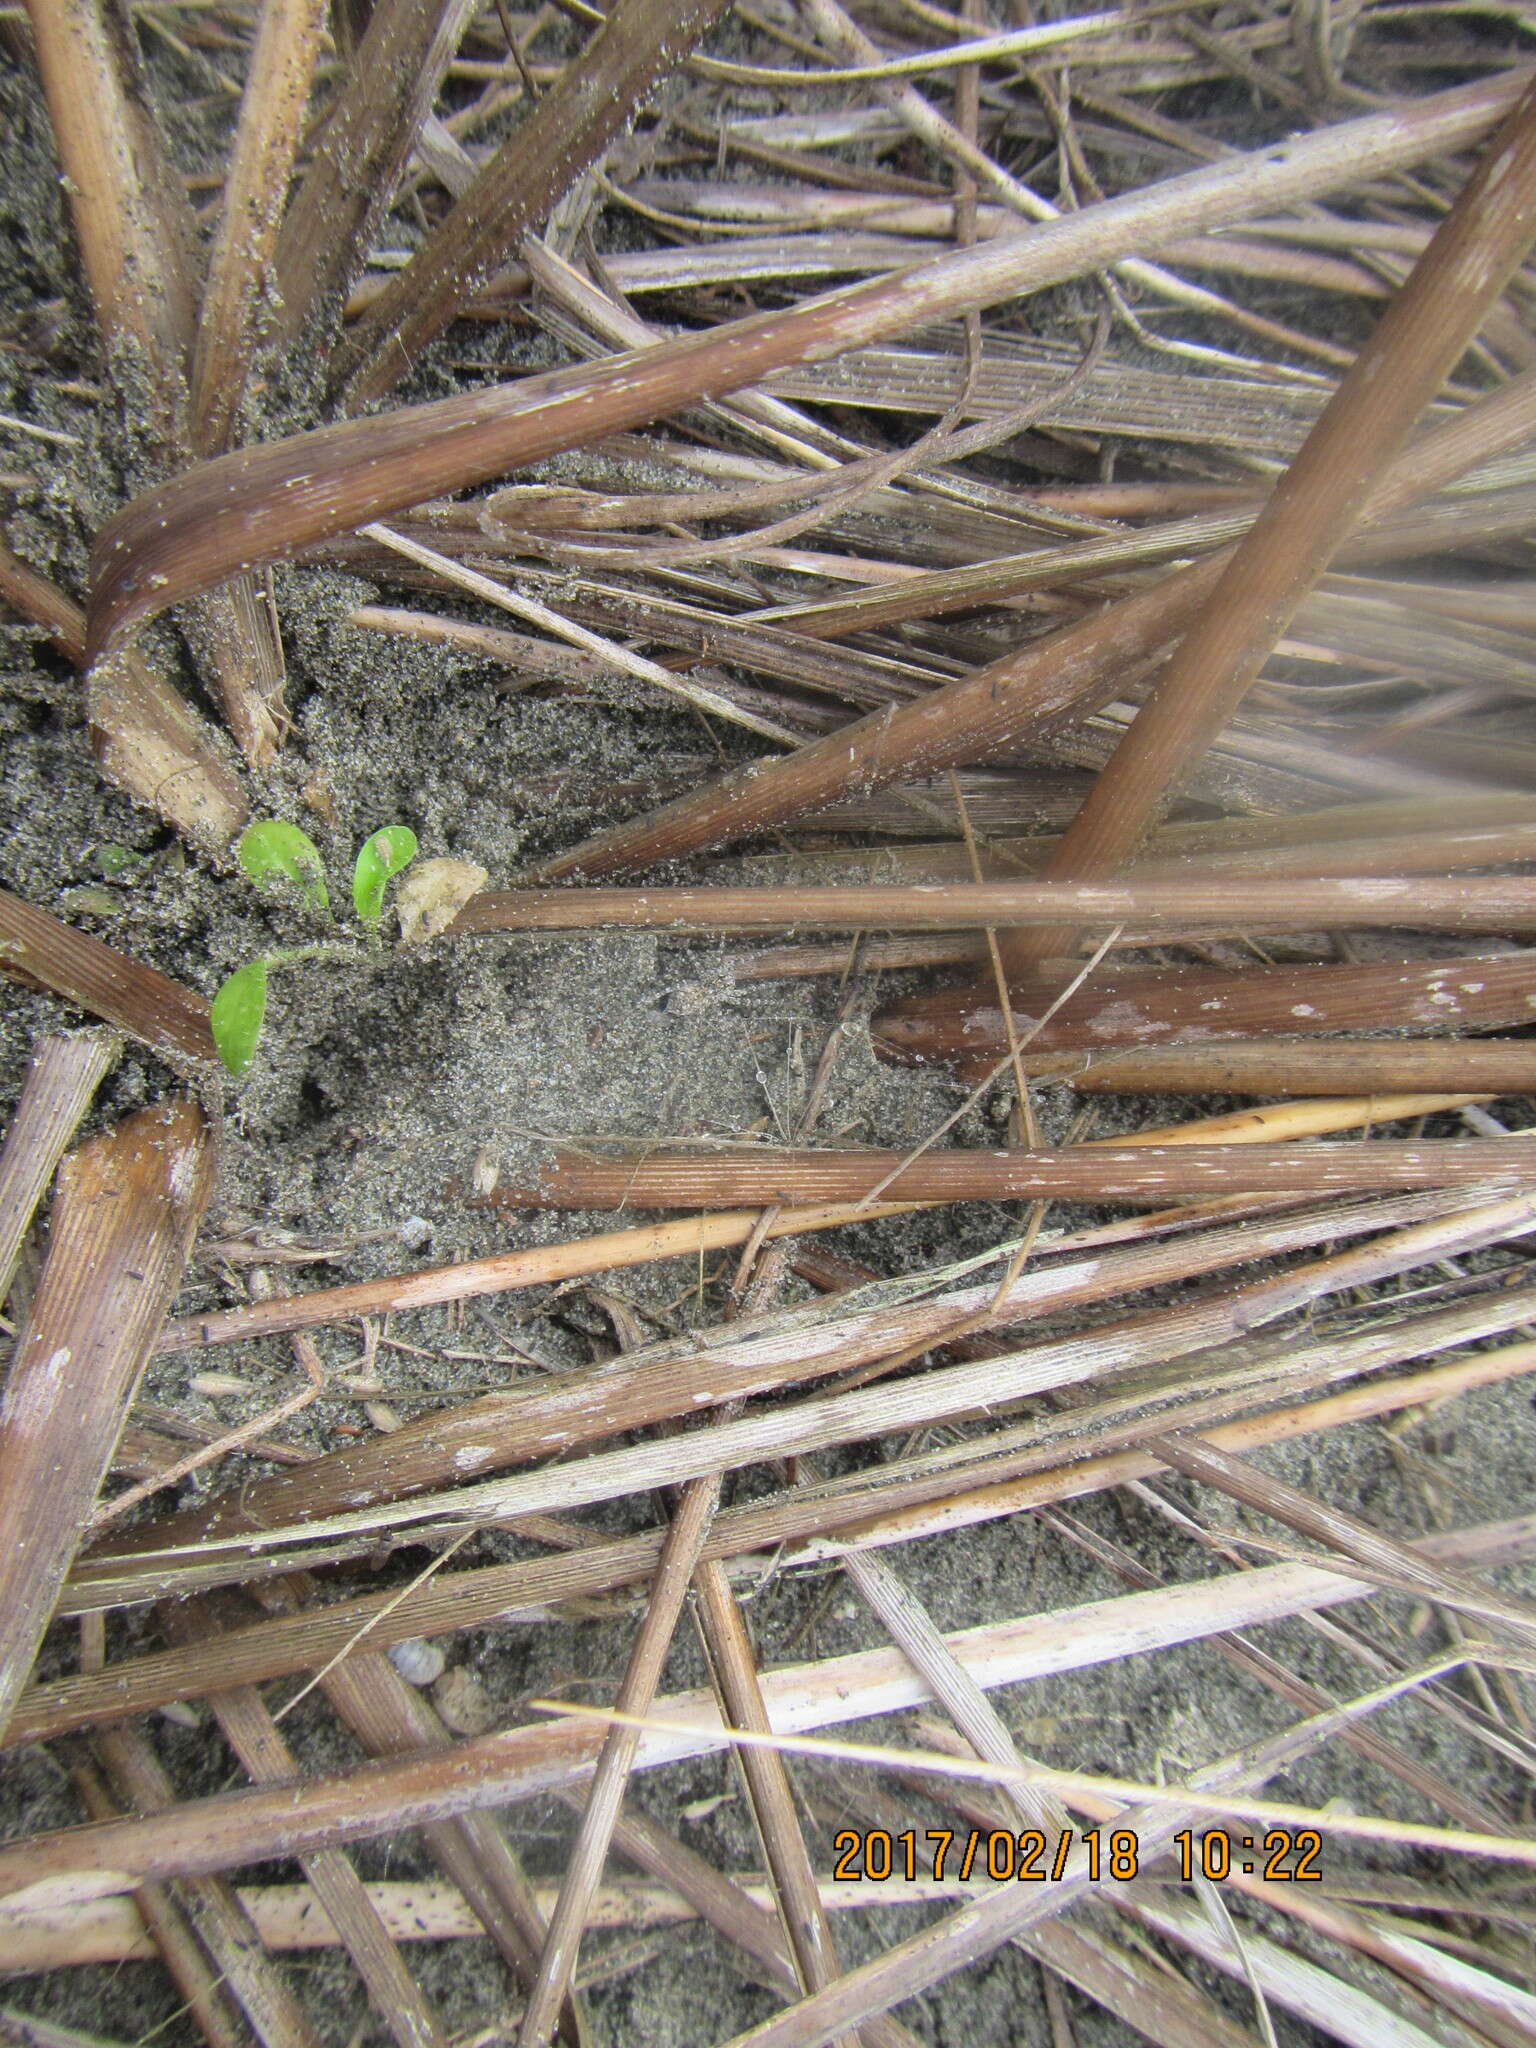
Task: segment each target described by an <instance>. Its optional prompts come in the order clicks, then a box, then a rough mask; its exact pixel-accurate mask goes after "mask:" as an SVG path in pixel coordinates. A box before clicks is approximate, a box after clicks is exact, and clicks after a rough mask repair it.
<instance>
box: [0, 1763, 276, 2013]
mask: <svg viewBox="0 0 1536 2048" xmlns="http://www.w3.org/2000/svg"><path fill="white" fill-rule="evenodd" d="M71 1775H72V1777H73V1780H74V1786H75V1790H76V1792H77V1793H78V1794H79V1796H80V1804H81V1805H82V1806H83V1807H84V1809H85V1811H86V1813H87V1815H88V1816H89V1818H90V1819H92V1820H116V1819H117V1817H118V1815H119V1814H120V1813H121V1811H122V1808H121V1807H120V1806H119V1805H118V1803H117V1802H116V1800H114V1799H113V1797H112V1794H111V1792H110V1791H109V1790H108V1789H107V1785H106V1781H105V1779H104V1778H103V1777H102V1776H101V1773H100V1772H99V1771H98V1770H97V1769H96V1767H95V1765H94V1764H91V1763H81V1764H80V1765H79V1766H78V1768H77V1769H76V1770H75V1771H74V1772H73V1773H72V1774H71ZM122 1903H123V1905H124V1906H126V1908H127V1918H128V1922H129V1925H130V1926H131V1927H132V1930H133V1932H134V1934H135V1935H136V1936H137V1937H138V1942H139V1943H140V1944H142V1945H143V1948H144V1952H145V1953H146V1954H148V1955H150V1956H155V1955H158V1956H159V1958H160V1961H161V1962H162V1963H163V1964H164V1965H165V1968H166V1970H167V1972H168V1973H169V1975H170V1979H171V1982H172V1983H173V1984H174V1985H175V1986H176V1989H177V1991H178V1992H179V1993H180V1994H181V1996H182V1997H183V1998H184V1999H185V2000H186V2003H187V2007H188V2010H189V2011H190V2012H191V2014H192V2017H193V2018H194V2020H195V2021H196V2022H197V2025H198V2027H199V2029H200V2030H201V2032H202V2035H203V2039H204V2040H205V2042H206V2043H207V2044H208V2048H249V2042H250V2034H249V2033H248V2031H247V2030H246V2028H245V2026H244V2024H243V2023H242V2021H241V2019H240V2017H239V2015H238V2013H237V2011H236V2009H235V2007H234V2006H233V2005H232V2004H231V2003H230V1994H229V1992H228V1991H227V1990H226V1988H225V1986H224V1985H223V1984H222V1983H221V1982H220V1981H219V1978H218V1976H217V1974H216V1973H215V1971H214V1968H213V1965H212V1964H211V1963H210V1962H209V1960H208V1955H207V1951H206V1950H205V1949H204V1948H203V1947H202V1945H201V1944H200V1942H199V1941H198V1938H197V1936H196V1934H194V1933H193V1931H192V1923H191V1921H190V1920H189V1919H188V1917H187V1915H186V1914H185V1913H184V1912H183V1911H182V1909H181V1907H180V1905H179V1904H178V1903H177V1901H176V1899H175V1898H174V1897H173V1896H172V1892H171V1887H170V1886H169V1885H163V1884H147V1885H140V1887H139V1888H138V1890H137V1891H135V1892H134V1893H133V1894H132V1897H131V1898H130V1899H128V1900H125V1901H123V1902H122ZM28 1932H29V1933H30V1929H29V1930H28ZM5 1937H6V1940H5V1951H6V1957H7V1963H8V1964H9V1962H10V1958H11V1956H12V1955H13V1954H14V1953H16V1950H17V1948H18V1946H19V1947H20V1948H22V1949H23V1950H24V1949H25V1946H26V1940H25V1937H23V1936H21V1935H20V1933H19V1931H13V1930H12V1929H11V1928H9V1927H7V1928H6V1929H5ZM23 1966H24V1963H23Z"/></svg>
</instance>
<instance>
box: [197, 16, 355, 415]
mask: <svg viewBox="0 0 1536 2048" xmlns="http://www.w3.org/2000/svg"><path fill="white" fill-rule="evenodd" d="M325 11H326V10H325V5H324V0H273V4H271V5H269V6H265V7H263V8H262V9H261V12H260V14H259V15H258V16H257V20H256V30H255V38H256V39H255V44H254V47H253V49H252V51H251V58H250V68H249V71H248V73H247V77H246V85H245V97H244V99H243V100H242V102H241V108H240V123H239V128H238V131H237V133H236V136H235V142H234V149H233V153H232V156H231V159H230V163H229V168H228V170H227V172H226V174H225V179H224V210H223V213H222V214H221V216H220V219H219V227H218V232H217V234H216V235H215V237H214V242H213V247H212V249H211V251H210V252H209V257H208V282H207V285H206V287H205V288H204V292H203V303H202V309H201V312H200V314H199V317H198V323H197V339H196V343H195V346H194V349H193V354H192V364H191V383H192V422H191V428H192V439H193V442H194V444H195V445H196V446H197V447H198V448H200V449H201V450H202V451H203V452H204V453H205V454H210V455H216V454H218V453H219V452H220V451H221V450H223V449H224V448H226V447H227V446H228V445H229V443H230V441H231V439H232V438H233V434H234V427H235V421H236V418H237V415H238V413H239V410H240V401H241V398H242V397H243V395H244V392H245V382H246V377H247V375H248V373H249V370H250V366H251V357H252V354H253V352H254V350H255V347H256V343H257V340H258V338H259V334H260V324H261V318H262V297H263V294H264V292H265V290H266V285H267V276H268V273H269V271H270V269H271V266H272V260H273V256H274V253H275V251H276V248H277V233H278V225H279V222H280V220H281V218H282V213H283V208H284V205H285V203H286V200H287V196H288V178H289V174H290V172H291V171H292V168H293V162H294V157H295V155H296V154H297V151H298V146H299V138H300V134H301V131H302V125H303V120H304V110H305V107H306V106H307V104H308V101H309V88H310V80H311V77H312V75H313V72H314V65H315V58H316V55H317V54H318V52H319V48H320V31H321V27H322V25H323V23H324V20H325Z"/></svg>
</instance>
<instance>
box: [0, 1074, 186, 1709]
mask: <svg viewBox="0 0 1536 2048" xmlns="http://www.w3.org/2000/svg"><path fill="white" fill-rule="evenodd" d="M212 1185H213V1148H212V1145H211V1143H210V1141H209V1136H208V1130H207V1126H206V1123H205V1121H204V1118H203V1114H202V1111H201V1110H200V1109H198V1108H197V1107H196V1106H195V1105H194V1104H192V1103H190V1102H170V1103H168V1104H166V1105H164V1106H163V1107H157V1108H153V1109H144V1110H140V1111H139V1112H138V1114H137V1115H136V1116H132V1117H129V1118H128V1119H127V1121H126V1122H124V1123H123V1124H121V1125H119V1127H118V1128H117V1129H116V1130H115V1131H112V1132H110V1133H108V1134H106V1135H105V1136H103V1137H99V1138H93V1139H91V1140H90V1142H89V1143H88V1144H86V1145H83V1146H82V1147H81V1148H80V1150H79V1151H78V1152H76V1153H74V1154H73V1155H72V1156H71V1157H70V1158H69V1159H68V1160H66V1161H65V1163H64V1165H63V1167H62V1168H61V1169H60V1173H59V1190H58V1197H57V1200H56V1203H55V1212H54V1220H53V1230H52V1233H51V1236H50V1239H49V1247H48V1258H47V1262H46V1264H45V1265H44V1267H43V1273H42V1278H41V1279H40V1281H39V1282H38V1289H37V1296H36V1299H35V1300H34V1302H33V1304H32V1313H31V1315H30V1316H29V1318H28V1320H27V1324H26V1327H25V1329H24V1330H23V1332H22V1334H21V1337H20V1339H19V1341H18V1343H17V1347H16V1356H15V1360H14V1363H13V1364H12V1366H11V1372H10V1377H9V1379H8V1381H7V1383H6V1388H5V1397H4V1401H3V1403H0V1572H3V1579H4V1585H3V1598H0V1727H3V1725H4V1723H5V1722H6V1721H8V1720H9V1719H10V1712H11V1708H12V1707H13V1706H14V1705H15V1703H16V1700H17V1698H18V1696H19V1694H20V1692H21V1689H22V1687H23V1686H24V1685H25V1684H26V1682H27V1677H28V1674H29V1672H30V1671H31V1668H32V1659H33V1657H34V1655H35V1654H36V1650H37V1646H38V1644H39V1643H40V1642H41V1641H42V1636H43V1630H44V1629H45V1628H46V1627H47V1625H48V1620H49V1617H50V1615H51V1614H52V1612H53V1607H54V1602H55V1600H56V1599H57V1597H58V1592H59V1587H60V1585H61V1584H62V1582H63V1579H64V1574H65V1573H66V1572H67V1571H68V1569H69V1564H70V1560H71V1559H72V1558H73V1556H74V1554H75V1549H76V1547H77V1545H78V1544H79V1541H80V1532H81V1530H82V1529H83V1528H84V1526H85V1523H86V1521H87V1519H88V1517H89V1514H90V1510H91V1506H92V1503H93V1502H94V1501H95V1498H96V1494H97V1491H98V1490H99V1488H100V1486H101V1482H102V1480H103V1479H104V1478H105V1477H106V1474H107V1467H108V1464H109V1463H110V1461H111V1457H112V1451H113V1447H114V1446H115V1445H116V1443H117V1439H118V1435H119V1432H120V1431H121V1429H122V1426H123V1423H124V1422H125V1421H126V1419H127V1415H128V1407H129V1404H130V1402H131V1401H132V1399H133V1391H134V1388H135V1387H136V1386H137V1384H138V1379H139V1374H140V1373H141V1372H142V1371H143V1369H144V1365H145V1362H146V1361H147V1359H148V1357H149V1353H150V1347H151V1346H152V1345H153V1343H154V1340H155V1335H156V1332H157V1331H158V1329H159V1327H160V1324H161V1321H162V1320H163V1318H164V1315H165V1311H166V1309H167V1307H168V1306H169V1304H170V1300H171V1296H172V1294H173V1293H174V1292H175V1289H176V1286H177V1283H178V1281H179V1280H180V1278H181V1272H182V1268H183V1266H184V1265H185V1264H186V1259H187V1254H188V1252H189V1250H190V1249H191V1244H192V1239H193V1236H194V1234H195V1233H196V1230H197V1226H198V1224H199V1223H200V1222H201V1220H202V1215H203V1210H204V1209H205V1207H206V1206H207V1202H208V1196H209V1193H210V1191H211V1189H212Z"/></svg>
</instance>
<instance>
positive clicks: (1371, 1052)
mask: <svg viewBox="0 0 1536 2048" xmlns="http://www.w3.org/2000/svg"><path fill="white" fill-rule="evenodd" d="M1022 1057H1023V1060H1024V1071H1025V1073H1026V1074H1027V1075H1029V1076H1030V1078H1031V1079H1035V1078H1039V1079H1047V1078H1048V1079H1051V1080H1056V1081H1070V1082H1071V1084H1072V1086H1073V1087H1074V1088H1077V1089H1079V1090H1084V1091H1086V1092H1088V1093H1090V1094H1140V1095H1162V1094H1173V1095H1181V1094H1189V1095H1325V1096H1326V1095H1333V1094H1335V1093H1345V1092H1359V1093H1362V1094H1363V1093H1366V1092H1367V1091H1373V1090H1375V1091H1381V1092H1382V1093H1386V1092H1387V1091H1389V1090H1397V1089H1417V1088H1426V1089H1432V1090H1439V1091H1446V1090H1449V1089H1451V1088H1452V1087H1456V1088H1472V1089H1476V1090H1478V1091H1479V1092H1481V1093H1484V1094H1486V1095H1529V1094H1531V1093H1532V1092H1533V1091H1536V1044H1533V1043H1532V1042H1531V1041H1530V1040H1529V1039H1525V1038H1471V1039H1468V1038H1325V1039H1320V1040H1309V1039H1301V1038H1289V1039H1288V1038H1255V1039H1242V1038H1235V1039H1229V1040H1227V1041H1226V1042H1225V1043H1220V1042H1218V1043H1217V1044H1215V1045H1205V1046H1202V1045H1142V1046H1136V1047H1133V1048H1131V1049H1130V1050H1126V1051H1120V1052H1087V1051H1084V1052H1042V1053H1037V1052H1034V1051H1033V1050H1031V1051H1028V1052H1025V1053H1024V1054H1023V1056H1022Z"/></svg>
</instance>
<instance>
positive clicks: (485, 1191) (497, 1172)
mask: <svg viewBox="0 0 1536 2048" xmlns="http://www.w3.org/2000/svg"><path fill="white" fill-rule="evenodd" d="M500 1179H501V1160H500V1159H499V1158H498V1157H497V1155H496V1154H495V1153H494V1152H493V1151H492V1150H491V1148H490V1146H489V1145H482V1146H481V1147H480V1150H479V1151H478V1152H477V1153H476V1154H475V1163H474V1165H473V1166H472V1167H471V1168H470V1169H469V1185H470V1187H471V1189H472V1190H473V1192H474V1193H475V1194H477V1195H479V1197H480V1198H481V1200H482V1201H483V1200H484V1199H485V1197H486V1196H487V1195H493V1194H495V1192H496V1183H497V1182H498V1181H499V1180H500Z"/></svg>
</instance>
